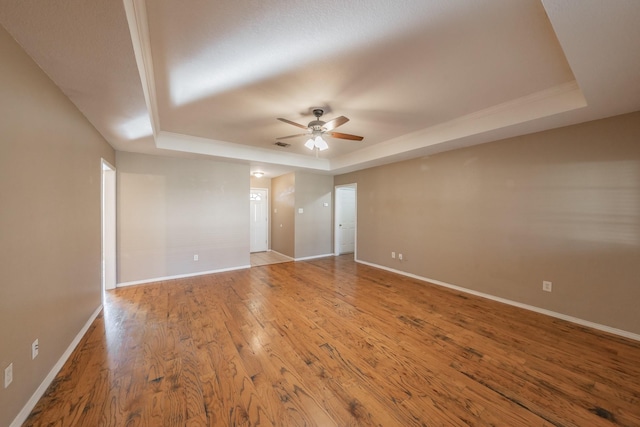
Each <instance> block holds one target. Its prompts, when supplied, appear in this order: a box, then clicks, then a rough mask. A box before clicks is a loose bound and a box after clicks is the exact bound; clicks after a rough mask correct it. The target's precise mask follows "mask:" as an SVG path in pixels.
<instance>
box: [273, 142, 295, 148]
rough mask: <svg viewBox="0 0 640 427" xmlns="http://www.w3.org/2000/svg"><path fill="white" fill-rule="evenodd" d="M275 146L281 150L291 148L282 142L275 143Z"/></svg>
mask: <svg viewBox="0 0 640 427" xmlns="http://www.w3.org/2000/svg"><path fill="white" fill-rule="evenodd" d="M275 145H277V146H278V147H282V148H287V147H291V144H287V143H286V142H282V141H277V142H276V144H275Z"/></svg>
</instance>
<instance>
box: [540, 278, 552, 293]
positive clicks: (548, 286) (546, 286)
mask: <svg viewBox="0 0 640 427" xmlns="http://www.w3.org/2000/svg"><path fill="white" fill-rule="evenodd" d="M552 286H553V283H551V282H547V281H546V280H545V281H543V282H542V290H543V291H545V292H551V288H552Z"/></svg>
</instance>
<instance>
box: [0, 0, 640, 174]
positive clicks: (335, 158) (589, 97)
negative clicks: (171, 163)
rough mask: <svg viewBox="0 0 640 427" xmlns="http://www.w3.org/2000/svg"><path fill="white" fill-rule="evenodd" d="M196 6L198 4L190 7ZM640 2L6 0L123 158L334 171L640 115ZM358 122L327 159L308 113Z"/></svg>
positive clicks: (24, 38) (24, 34)
mask: <svg viewBox="0 0 640 427" xmlns="http://www.w3.org/2000/svg"><path fill="white" fill-rule="evenodd" d="M187 6H188V7H187ZM637 22H640V2H638V1H636V0H615V1H611V2H603V1H600V0H545V1H543V2H540V1H538V0H520V1H515V2H514V1H513V0H439V1H435V0H430V1H426V0H407V1H404V2H403V3H402V7H398V6H397V4H396V3H394V2H389V1H388V0H367V1H364V0H360V1H351V2H338V1H337V0H328V1H325V2H311V1H293V0H271V1H261V2H256V1H250V0H218V1H216V2H210V1H204V0H200V1H193V2H189V3H188V4H185V3H184V2H178V1H175V0H154V1H146V2H145V1H144V0H124V2H123V3H120V2H116V1H111V0H98V1H94V2H91V3H90V4H89V3H87V2H84V1H80V0H68V1H65V2H50V1H45V0H40V1H29V2H25V1H19V0H7V1H3V2H2V3H0V23H1V24H2V25H3V26H4V27H5V28H6V29H7V30H8V31H9V32H10V33H11V34H12V35H13V36H14V37H15V38H16V40H17V41H18V42H19V43H20V44H21V45H22V46H23V48H24V49H25V50H26V51H27V53H28V54H29V55H30V56H31V57H32V58H33V59H34V60H35V61H36V62H37V63H38V64H39V65H40V66H41V67H42V69H43V70H44V71H45V72H46V73H47V74H48V75H49V76H50V77H51V79H52V80H53V81H54V82H55V83H56V84H57V85H58V86H59V87H60V88H61V89H62V91H63V92H64V93H65V94H67V96H69V98H70V99H71V100H72V101H73V102H74V103H75V104H76V105H77V106H78V108H79V109H80V110H81V111H82V112H83V113H84V114H85V116H86V117H87V118H88V119H89V120H90V121H91V122H92V123H93V124H94V126H95V127H96V128H97V129H98V130H99V131H100V132H101V133H102V134H103V135H104V136H105V138H106V139H107V140H108V141H109V142H110V143H111V144H112V145H113V146H114V147H115V148H116V149H118V150H123V151H135V152H145V153H156V154H162V155H197V156H210V157H213V158H222V159H233V160H234V161H244V162H248V163H250V164H251V165H252V168H253V169H258V168H259V169H263V170H265V171H266V172H267V173H268V176H276V175H278V174H280V173H284V172H287V171H290V170H294V169H296V168H304V169H310V170H316V171H320V172H325V173H339V172H344V171H349V170H355V169H359V168H363V167H368V166H372V165H377V164H383V163H386V162H390V161H395V160H400V159H404V158H410V157H415V156H421V155H426V154H430V153H434V152H438V151H444V150H449V149H453V148H457V147H462V146H466V145H471V144H478V143H483V142H487V141H490V140H495V139H497V138H503V137H508V136H514V135H519V134H523V133H528V132H533V131H538V130H544V129H548V128H553V127H557V126H562V125H567V124H572V123H578V122H581V121H586V120H592V119H596V118H600V117H607V116H611V115H614V114H620V113H624V112H629V111H636V110H639V109H640V85H638V77H637V76H639V75H640V55H638V53H637V52H640V30H638V28H639V27H640V26H638V25H637ZM315 106H322V107H327V108H328V109H329V112H328V113H327V114H326V115H325V117H324V119H331V118H333V117H337V116H340V115H344V116H347V117H348V118H349V119H350V121H349V122H348V123H346V124H345V125H343V126H341V127H340V128H338V129H337V131H339V132H345V133H351V134H357V135H362V136H364V141H362V142H357V141H346V140H336V139H332V138H327V141H328V143H329V146H330V149H329V150H326V151H323V152H321V153H319V155H318V156H317V157H316V156H315V155H314V154H313V153H311V152H310V151H308V150H307V149H306V148H304V146H303V144H304V142H305V140H306V138H305V137H300V138H291V139H287V140H286V142H288V143H290V144H291V146H290V147H289V148H286V149H283V148H279V147H276V146H275V145H274V143H275V141H276V138H277V137H280V136H285V135H290V134H297V133H301V132H304V131H303V130H302V129H299V128H296V127H294V126H291V125H288V124H286V123H282V122H279V121H277V120H276V118H277V117H284V118H287V119H289V120H292V121H295V122H298V123H302V124H305V125H306V123H308V122H309V121H310V120H312V119H313V117H312V116H311V115H310V107H315Z"/></svg>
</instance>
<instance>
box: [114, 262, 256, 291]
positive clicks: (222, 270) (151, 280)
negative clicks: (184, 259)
mask: <svg viewBox="0 0 640 427" xmlns="http://www.w3.org/2000/svg"><path fill="white" fill-rule="evenodd" d="M245 268H251V265H240V266H238V267H230V268H221V269H219V270H209V271H198V272H197V273H188V274H178V275H176V276H164V277H154V278H152V279H143V280H135V281H133V282H121V283H118V284H117V285H116V287H117V288H121V287H124V286H134V285H143V284H145V283H154V282H162V281H165V280H174V279H184V278H186V277H195V276H205V275H207V274H214V273H224V272H225V271H234V270H243V269H245Z"/></svg>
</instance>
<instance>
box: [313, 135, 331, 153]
mask: <svg viewBox="0 0 640 427" xmlns="http://www.w3.org/2000/svg"><path fill="white" fill-rule="evenodd" d="M314 144H315V146H316V147H318V150H320V151H324V150H326V149H327V148H329V145H328V144H327V141H325V140H324V139H322V137H321V136H320V135H318V136H316V139H315V141H314Z"/></svg>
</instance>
